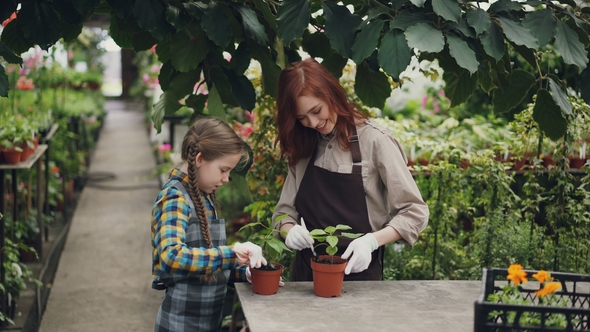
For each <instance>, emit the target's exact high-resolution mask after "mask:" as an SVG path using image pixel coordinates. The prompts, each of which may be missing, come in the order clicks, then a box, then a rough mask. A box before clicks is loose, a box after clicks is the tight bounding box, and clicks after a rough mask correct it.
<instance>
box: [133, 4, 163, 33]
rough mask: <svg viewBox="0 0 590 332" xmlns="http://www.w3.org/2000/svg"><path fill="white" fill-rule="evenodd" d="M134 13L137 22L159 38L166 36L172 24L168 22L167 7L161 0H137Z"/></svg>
mask: <svg viewBox="0 0 590 332" xmlns="http://www.w3.org/2000/svg"><path fill="white" fill-rule="evenodd" d="M133 13H134V14H135V17H136V18H137V24H138V25H139V26H140V27H142V28H144V29H145V30H147V31H149V32H151V33H152V35H154V37H156V38H157V39H158V40H162V39H164V38H166V35H168V33H169V32H170V30H171V26H170V25H169V24H168V22H166V7H164V3H163V2H162V1H160V0H135V8H134V9H133Z"/></svg>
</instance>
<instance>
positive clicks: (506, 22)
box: [497, 16, 539, 49]
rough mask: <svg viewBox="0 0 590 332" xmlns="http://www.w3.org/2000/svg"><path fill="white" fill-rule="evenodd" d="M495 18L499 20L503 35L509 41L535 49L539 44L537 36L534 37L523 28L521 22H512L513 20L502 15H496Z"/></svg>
mask: <svg viewBox="0 0 590 332" xmlns="http://www.w3.org/2000/svg"><path fill="white" fill-rule="evenodd" d="M497 20H498V22H500V26H502V31H503V32H504V35H505V36H506V38H507V39H508V40H510V41H511V42H513V43H515V44H516V45H522V46H526V47H528V48H532V49H536V48H537V47H538V46H539V43H538V42H537V38H535V36H533V34H532V33H531V31H530V30H529V29H527V28H525V27H524V26H523V25H522V24H521V23H518V22H514V21H513V20H511V19H509V18H505V17H502V16H498V18H497Z"/></svg>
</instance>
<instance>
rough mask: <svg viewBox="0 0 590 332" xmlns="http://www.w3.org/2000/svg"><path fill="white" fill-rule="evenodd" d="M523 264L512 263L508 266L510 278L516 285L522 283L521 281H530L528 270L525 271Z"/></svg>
mask: <svg viewBox="0 0 590 332" xmlns="http://www.w3.org/2000/svg"><path fill="white" fill-rule="evenodd" d="M522 269H523V267H522V265H520V264H512V265H510V267H509V268H508V277H507V279H508V280H511V281H512V283H513V284H514V286H518V285H520V283H521V282H527V281H529V280H528V279H527V277H526V272H524V271H523V270H522Z"/></svg>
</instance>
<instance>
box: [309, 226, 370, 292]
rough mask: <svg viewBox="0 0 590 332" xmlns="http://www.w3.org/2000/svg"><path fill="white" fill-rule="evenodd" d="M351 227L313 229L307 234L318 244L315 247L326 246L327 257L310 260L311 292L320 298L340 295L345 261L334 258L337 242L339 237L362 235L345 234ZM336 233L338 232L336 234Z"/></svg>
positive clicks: (357, 235) (315, 257)
mask: <svg viewBox="0 0 590 332" xmlns="http://www.w3.org/2000/svg"><path fill="white" fill-rule="evenodd" d="M350 229H352V227H350V226H347V225H336V226H328V227H326V228H325V229H314V230H312V231H310V232H309V235H311V237H312V238H313V239H314V240H316V241H318V242H320V244H318V245H317V246H316V247H318V246H321V245H326V246H327V248H326V253H327V255H320V256H315V250H314V257H312V258H311V269H312V271H313V291H314V293H315V295H317V296H320V297H338V296H340V294H341V293H342V283H343V282H344V269H345V268H346V263H347V261H346V260H344V259H342V258H340V256H336V253H337V252H338V247H337V245H338V240H339V238H340V237H346V238H349V239H354V238H357V237H359V236H361V235H362V234H359V233H346V232H342V231H347V230H350ZM336 232H340V234H337V233H336Z"/></svg>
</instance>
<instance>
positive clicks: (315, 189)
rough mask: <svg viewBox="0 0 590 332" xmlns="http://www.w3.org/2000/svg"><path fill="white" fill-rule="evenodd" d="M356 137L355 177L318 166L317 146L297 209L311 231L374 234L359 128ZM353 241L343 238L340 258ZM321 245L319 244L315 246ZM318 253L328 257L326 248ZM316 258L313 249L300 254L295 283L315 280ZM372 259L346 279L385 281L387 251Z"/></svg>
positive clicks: (297, 198)
mask: <svg viewBox="0 0 590 332" xmlns="http://www.w3.org/2000/svg"><path fill="white" fill-rule="evenodd" d="M353 134H354V135H353V136H351V137H350V138H349V141H350V151H351V153H352V161H353V163H354V164H353V167H352V173H351V174H344V173H337V172H331V171H329V170H327V169H323V168H321V167H317V166H315V165H314V160H315V158H316V153H317V146H316V149H315V151H314V153H313V155H312V157H311V158H310V160H309V164H307V168H306V169H305V175H304V176H303V179H302V180H301V185H300V187H299V190H298V192H297V195H296V196H295V208H296V209H297V212H299V215H300V216H301V217H302V218H303V219H304V220H305V225H306V227H307V229H308V230H310V231H311V230H312V229H317V228H319V229H324V228H326V227H327V226H336V225H338V224H343V225H348V226H350V227H352V230H348V231H346V232H350V233H369V232H371V231H372V230H371V225H370V223H369V213H368V211H367V201H366V199H365V188H364V186H363V177H362V166H361V151H360V148H359V142H358V136H357V134H356V128H354V130H353ZM336 144H337V143H336ZM351 241H352V239H348V238H342V237H340V238H339V241H338V252H337V253H336V255H338V256H340V255H342V254H343V253H344V251H345V250H346V248H347V247H348V245H349V244H350V242H351ZM317 244H318V243H317V242H316V243H315V244H314V245H317ZM315 250H316V253H317V254H318V255H325V254H326V246H325V245H320V246H318V247H316V249H315ZM312 256H313V254H312V252H311V249H304V250H300V251H298V252H297V253H296V254H295V259H294V261H293V270H292V273H291V279H292V280H293V281H312V280H313V274H312V271H311V266H310V258H311V257H312ZM372 256H373V257H372V259H371V264H370V265H369V268H368V269H367V270H365V271H363V272H360V273H351V274H349V275H345V276H344V280H381V279H382V276H383V247H379V248H378V249H377V250H375V251H373V253H372Z"/></svg>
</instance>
